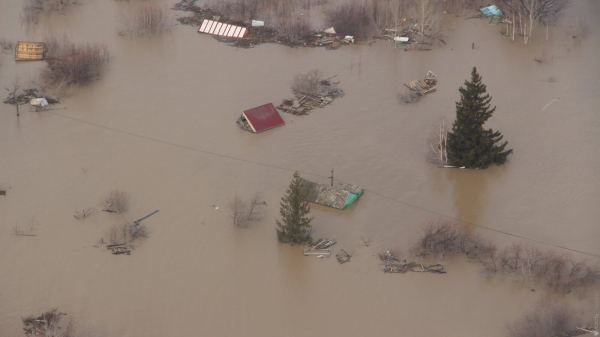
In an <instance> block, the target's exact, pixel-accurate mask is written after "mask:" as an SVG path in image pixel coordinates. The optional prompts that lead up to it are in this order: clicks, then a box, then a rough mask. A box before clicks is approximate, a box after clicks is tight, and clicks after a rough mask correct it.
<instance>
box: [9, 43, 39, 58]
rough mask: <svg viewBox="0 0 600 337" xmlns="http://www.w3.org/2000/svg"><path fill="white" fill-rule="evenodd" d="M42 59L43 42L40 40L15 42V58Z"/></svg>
mask: <svg viewBox="0 0 600 337" xmlns="http://www.w3.org/2000/svg"><path fill="white" fill-rule="evenodd" d="M43 59H44V43H42V42H24V41H19V42H17V47H16V48H15V60H17V61H32V60H43Z"/></svg>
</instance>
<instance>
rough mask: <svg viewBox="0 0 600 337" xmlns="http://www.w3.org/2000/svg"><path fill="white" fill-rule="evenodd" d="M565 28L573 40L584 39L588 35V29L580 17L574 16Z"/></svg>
mask: <svg viewBox="0 0 600 337" xmlns="http://www.w3.org/2000/svg"><path fill="white" fill-rule="evenodd" d="M566 28H567V29H566V30H567V33H568V34H569V35H571V37H572V38H574V39H576V38H580V39H583V38H586V37H587V36H588V35H589V33H590V28H589V27H588V25H587V23H586V22H585V19H584V18H583V17H582V16H581V15H575V16H572V17H571V18H569V20H568V22H567V27H566Z"/></svg>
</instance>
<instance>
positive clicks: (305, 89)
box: [292, 69, 325, 95]
mask: <svg viewBox="0 0 600 337" xmlns="http://www.w3.org/2000/svg"><path fill="white" fill-rule="evenodd" d="M324 88H325V85H324V84H323V72H322V71H321V70H318V69H313V70H311V71H309V72H308V73H306V74H297V75H296V76H294V79H293V81H292V90H294V91H297V92H301V93H304V94H309V95H314V94H317V93H319V92H321V91H323V90H324Z"/></svg>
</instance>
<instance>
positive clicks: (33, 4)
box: [19, 0, 41, 25]
mask: <svg viewBox="0 0 600 337" xmlns="http://www.w3.org/2000/svg"><path fill="white" fill-rule="evenodd" d="M40 9H41V8H39V7H38V5H37V1H31V0H27V1H25V3H24V4H23V8H22V9H21V13H20V14H19V19H20V20H21V22H22V23H24V24H26V25H37V23H38V22H39V20H40Z"/></svg>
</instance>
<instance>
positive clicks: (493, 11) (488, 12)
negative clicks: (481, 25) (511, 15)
mask: <svg viewBox="0 0 600 337" xmlns="http://www.w3.org/2000/svg"><path fill="white" fill-rule="evenodd" d="M480 11H481V13H483V15H485V16H487V17H490V16H501V15H502V11H501V10H500V9H499V8H498V7H496V5H491V6H489V7H485V8H482V9H480Z"/></svg>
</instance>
